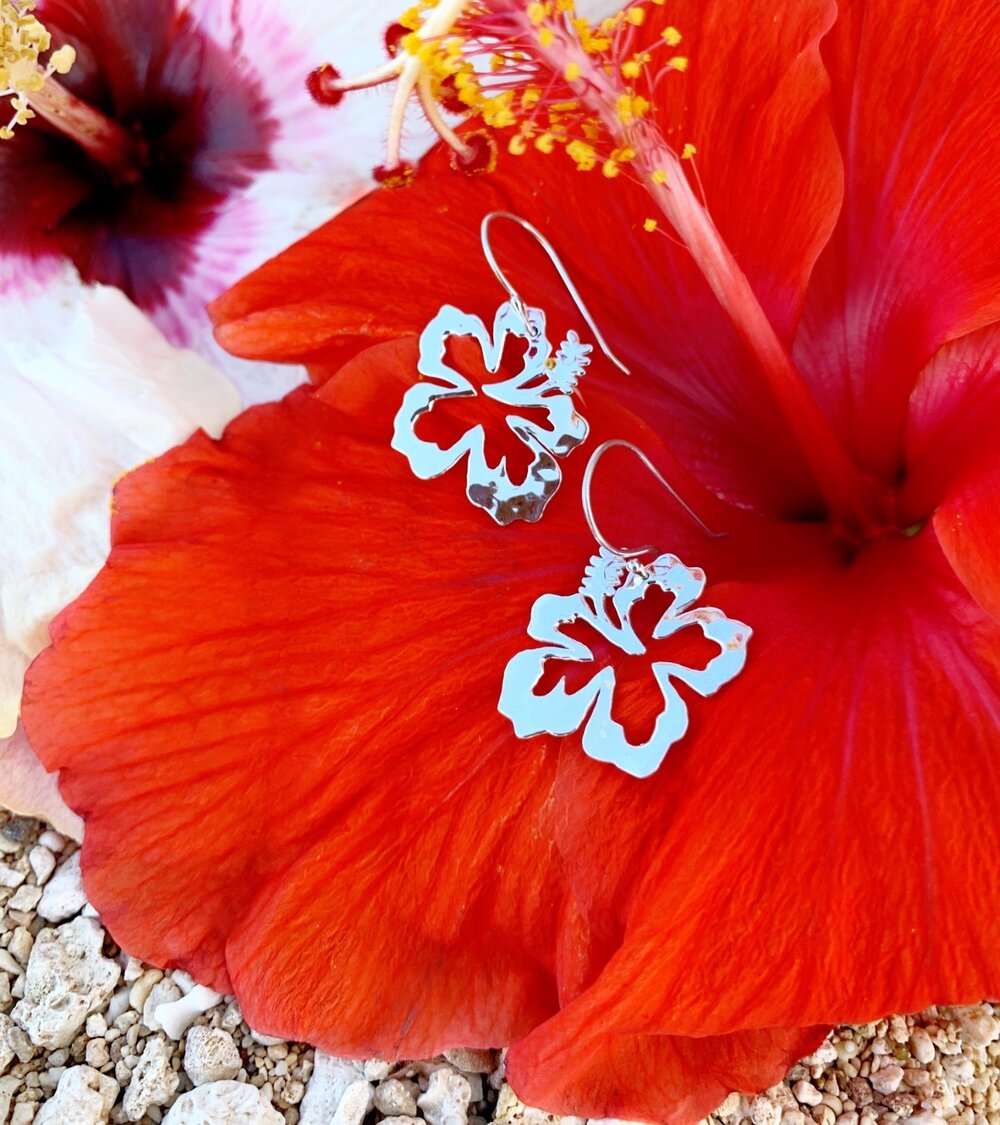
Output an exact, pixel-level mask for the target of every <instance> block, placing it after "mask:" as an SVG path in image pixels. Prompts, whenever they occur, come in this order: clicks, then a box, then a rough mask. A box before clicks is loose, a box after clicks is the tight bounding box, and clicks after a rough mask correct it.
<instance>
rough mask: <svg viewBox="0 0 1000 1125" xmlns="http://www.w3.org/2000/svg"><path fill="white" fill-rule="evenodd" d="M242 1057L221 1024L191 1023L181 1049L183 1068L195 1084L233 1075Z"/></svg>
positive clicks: (224, 1079) (221, 1080)
mask: <svg viewBox="0 0 1000 1125" xmlns="http://www.w3.org/2000/svg"><path fill="white" fill-rule="evenodd" d="M241 1065H242V1060H241V1058H240V1052H239V1050H238V1049H237V1047H236V1043H235V1042H234V1040H233V1037H232V1036H231V1035H230V1034H229V1032H228V1031H223V1030H222V1029H221V1028H211V1027H192V1028H191V1029H190V1030H189V1031H188V1033H187V1044H186V1046H185V1049H184V1070H185V1072H186V1073H187V1076H188V1077H189V1078H190V1079H191V1081H192V1082H193V1083H194V1085H195V1086H204V1085H205V1083H206V1082H223V1081H226V1080H227V1079H231V1078H235V1077H236V1075H237V1074H238V1073H239V1070H240V1066H241Z"/></svg>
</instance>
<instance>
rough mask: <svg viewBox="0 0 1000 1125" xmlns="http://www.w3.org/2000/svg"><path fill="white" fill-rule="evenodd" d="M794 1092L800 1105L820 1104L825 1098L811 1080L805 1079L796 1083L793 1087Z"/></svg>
mask: <svg viewBox="0 0 1000 1125" xmlns="http://www.w3.org/2000/svg"><path fill="white" fill-rule="evenodd" d="M792 1093H793V1094H794V1095H795V1100H796V1101H797V1102H798V1103H799V1104H800V1105H808V1106H813V1105H819V1104H820V1102H821V1101H822V1100H823V1095H822V1094H821V1093H820V1092H819V1090H817V1089H816V1087H815V1086H814V1085H813V1084H812V1083H811V1082H806V1081H805V1080H804V1079H803V1080H801V1081H799V1082H796V1083H795V1085H794V1086H793V1087H792Z"/></svg>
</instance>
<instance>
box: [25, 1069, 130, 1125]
mask: <svg viewBox="0 0 1000 1125" xmlns="http://www.w3.org/2000/svg"><path fill="white" fill-rule="evenodd" d="M117 1097H118V1083H117V1082H116V1081H115V1080H114V1079H113V1078H109V1077H108V1076H107V1075H106V1074H101V1073H100V1072H99V1071H96V1070H94V1069H93V1068H92V1067H89V1066H72V1067H70V1068H69V1070H67V1071H65V1072H64V1074H63V1076H62V1077H61V1078H60V1079H59V1085H58V1086H57V1087H56V1092H55V1093H54V1094H53V1095H52V1097H51V1098H49V1100H48V1101H47V1102H46V1103H45V1104H44V1105H43V1106H42V1108H41V1109H40V1110H39V1111H38V1116H37V1117H36V1118H35V1121H34V1125H105V1122H106V1121H107V1120H108V1114H109V1113H110V1112H111V1107H112V1106H113V1105H114V1104H115V1098H117Z"/></svg>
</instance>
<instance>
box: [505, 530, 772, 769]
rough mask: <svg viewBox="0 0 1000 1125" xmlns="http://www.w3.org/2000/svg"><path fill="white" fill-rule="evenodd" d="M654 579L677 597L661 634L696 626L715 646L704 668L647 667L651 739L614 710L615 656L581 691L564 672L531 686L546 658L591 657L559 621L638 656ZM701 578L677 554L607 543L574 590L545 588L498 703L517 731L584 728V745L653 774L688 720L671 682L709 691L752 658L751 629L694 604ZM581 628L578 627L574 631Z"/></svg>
mask: <svg viewBox="0 0 1000 1125" xmlns="http://www.w3.org/2000/svg"><path fill="white" fill-rule="evenodd" d="M654 587H658V588H659V589H661V590H663V591H665V592H667V593H669V594H671V595H672V600H671V602H670V604H669V606H668V607H667V609H666V610H665V611H664V613H663V615H662V616H661V617H660V619H659V621H658V622H657V624H656V625H655V626H654V628H653V631H652V636H651V639H654V640H661V639H663V638H665V637H669V636H671V635H673V634H675V633H678V632H680V630H682V629H686V628H693V627H696V628H699V629H701V631H702V633H703V634H704V636H705V637H706V638H707V639H708V640H710V641H712V642H714V643H715V644H716V645H717V646H718V648H719V654H718V655H717V656H715V657H713V658H712V659H711V660H710V661H709V662H708V664H707V665H706V666H705V667H704V668H687V667H685V666H684V665H682V664H676V663H672V662H652V663H651V664H650V672H651V674H652V675H653V676H654V678H655V679H656V683H657V686H658V687H659V689H660V693H661V695H662V696H663V710H662V711H661V713H660V715H659V716H658V718H657V720H656V723H655V725H654V728H653V733H652V735H651V736H650V738H649V739H648V741H646V742H644V743H641V744H639V745H636V744H633V743H631V742H630V741H629V739H628V736H627V734H626V732H625V729H624V728H623V727H622V725H621V724H620V723H618V722H617V721H616V720H615V719H613V718H612V715H611V709H612V701H613V699H614V693H615V685H616V677H615V669H614V668H613V667H611V666H609V665H605V666H603V667H599V666H596V665H595V667H594V671H593V675H592V676H591V678H590V680H589V681H588V682H587V683H586V684H585V685H584V686H583V687H581V688H580V689H578V690H577V691H575V692H568V691H567V690H566V681H565V677H564V678H562V679H560V681H559V682H558V683H557V684H556V686H555V687H553V688H552V690H551V691H549V692H547V693H546V694H545V695H537V694H536V692H535V688H536V687H537V685H538V682H539V680H541V678H542V675H543V673H544V671H545V665H546V662H547V661H549V660H555V661H569V662H575V663H582V664H588V663H589V664H593V663H594V655H593V652H592V651H591V648H590V647H588V645H587V644H585V643H584V642H582V641H580V640H578V639H576V637H573V636H569V635H567V634H566V633H565V632H564V631H563V628H564V627H565V626H567V625H569V624H571V623H573V622H580V623H583V624H586V625H589V626H590V627H591V628H592V629H593V630H594V632H595V633H596V634H598V635H599V636H601V637H603V638H604V639H605V640H606V641H607V642H608V643H609V644H611V645H613V646H614V647H615V648H617V649H618V650H620V652H621V653H623V654H625V655H629V656H642V655H643V654H645V652H646V645H645V643H644V642H643V640H642V638H640V637H639V636H638V634H637V633H636V631H635V628H634V627H633V625H632V621H631V614H632V610H633V609H634V607H635V606H636V605H637V604H638V603H639V602H640V601H642V599H643V598H644V597H645V596H646V594H647V593H648V592H649V591H650V590H651V589H652V588H654ZM704 588H705V574H704V572H703V571H701V570H699V569H698V568H696V567H693V568H688V567H686V566H684V564H683V563H682V562H681V561H680V560H679V559H678V558H676V557H675V556H674V555H666V554H665V555H660V556H659V557H657V558H656V559H654V560H653V561H652V562H651V563H649V564H646V565H643V564H642V563H639V562H638V561H636V560H635V559H634V558H632V559H627V558H624V557H622V556H621V555H619V554H616V553H615V552H614V551H611V550H608V549H607V547H604V546H602V547H601V549H600V551H599V552H598V554H596V555H594V556H593V557H592V558H591V560H590V563H589V565H588V566H587V568H586V571H585V573H584V578H583V582H582V583H581V585H580V589H579V590H578V591H577V593H575V594H571V595H561V594H543V595H542V596H541V597H540V598H538V600H537V601H536V602H535V604H534V606H533V607H532V610H531V620H530V622H529V625H528V636H529V637H531V638H532V640H535V641H539V642H540V643H541V646H542V647H540V648H529V649H525V650H523V651H522V652H519V653H517V655H516V656H514V657H513V658H512V659H511V660H510V661H509V663H508V664H507V667H506V669H505V671H504V677H503V686H502V689H501V692H500V701H499V703H498V705H497V706H498V710H499V711H500V713H501V714H502V715H505V716H506V717H507V718H508V719H510V721H511V722H512V723H513V725H514V731H515V733H516V734H517V736H518V737H519V738H531V737H534V736H535V735H540V734H550V735H557V736H565V735H569V734H572V733H573V732H574V731H577V730H579V729H580V728H581V727H582V728H583V750H584V753H586V754H588V755H589V756H590V757H591V758H595V759H596V760H597V761H600V762H607V763H610V764H611V765H614V766H617V768H618V769H620V770H623V771H624V772H625V773H628V774H631V775H632V776H633V777H640V778H641V777H648V776H649V775H650V774H652V773H653V772H654V771H655V770H656V769H657V768H658V767H659V766H660V764H661V763H662V761H663V759H664V757H665V756H666V754H667V751H668V750H669V749H670V747H671V746H672V745H673V744H674V743H675V742H677V741H678V740H679V739H680V738H682V737H683V735H684V733H685V732H686V731H687V728H688V708H687V704H686V703H685V701H684V699H683V698H682V697H681V696H680V694H679V693H678V691H677V689H676V688H675V687H674V681H679V682H681V683H684V684H687V685H688V687H690V688H691V689H692V690H693V691H695V692H697V693H698V694H699V695H701V696H710V695H713V694H714V693H715V692H717V691H718V690H719V689H720V688H721V687H722V686H723V685H724V684H727V683H728V682H729V681H730V680H732V679H733V678H734V677H735V676H737V675H738V674H739V673H740V672H741V671H742V669H743V666H744V664H745V663H746V650H747V642H748V641H749V640H750V636H751V632H752V631H751V629H750V628H749V626H747V625H744V624H743V622H741V621H735V620H732V619H731V618H728V617H726V615H725V614H724V613H723V612H722V610H720V609H716V608H715V607H713V606H705V607H695V602H697V600H698V599H699V598H700V597H701V594H702V592H703V591H704ZM576 632H577V636H579V630H577V631H576Z"/></svg>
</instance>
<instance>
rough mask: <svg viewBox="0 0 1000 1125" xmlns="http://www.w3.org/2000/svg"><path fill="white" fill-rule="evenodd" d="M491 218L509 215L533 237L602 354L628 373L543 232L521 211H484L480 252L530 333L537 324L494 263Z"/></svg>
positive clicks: (534, 330) (502, 217) (534, 331)
mask: <svg viewBox="0 0 1000 1125" xmlns="http://www.w3.org/2000/svg"><path fill="white" fill-rule="evenodd" d="M494 219H510V220H511V221H512V222H515V223H517V224H518V226H521V227H523V228H524V229H525V230H526V231H527V232H528V233H529V234H530V235H531V236H532V237H533V238H534V239H535V241H536V242H537V243H538V244H539V246H541V248H542V249H543V250H544V251H545V253H546V254H547V255H548V256H549V261H550V262H551V263H552V264H553V265H554V266H555V267H556V270H557V272H558V274H559V277H560V280H561V281H562V283H563V285H565V286H566V290H567V292H568V293H569V295H570V296H571V297H572V298H573V302H574V304H575V305H576V307H577V308H578V309H579V310H580V315H581V316H582V317H583V319H584V320H585V321H586V322H587V324H588V325H589V327H590V330H591V332H593V333H594V339H595V340H597V343H598V345H599V346H600V349H601V351H602V352H604V354H605V355H606V356H607V357H608V359H610V360H611V362H612V363H613V364H614V365H615V367H617V368H618V369H619V371H623V372H624V373H625V374H626V375H631V374H632V372H631V371H629V369H628V368H627V367H626V366H625V364H624V363H622V361H621V360H620V359H619V358H618V357H617V356H616V355H615V353H614V352H613V351H612V350H611V348H610V347H608V342H607V340H605V339H604V337H603V336H602V335H601V330H600V329H599V328H598V327H597V324H596V323H595V322H594V318H593V317H592V316H591V314H590V310H589V309H588V308H587V306H586V305H585V304H584V301H583V298H582V297H581V296H580V293H579V291H578V290H577V288H576V286H575V285H574V284H573V282H572V280H571V278H570V276H569V274H568V273H567V272H566V267H565V266H564V265H563V264H562V260H561V259H560V257H559V255H558V254H557V253H556V251H555V248H554V247H553V245H552V243H551V242H549V240H548V239H547V238H546V237H545V235H543V234H542V232H541V231H540V230H539V229H538V228H537V227H536V226H533V225H532V224H531V223H529V222H528V221H527V219H522V218H521V216H520V215H515V214H514V213H513V212H512V211H490V213H489V214H488V215H485V216H484V217H483V221H482V224H481V225H480V228H479V235H480V238H481V240H482V244H483V255H484V256H485V258H486V261H487V262H488V263H489V266H490V269H491V270H492V271H493V274H494V276H495V277H496V279H497V281H499V282H500V284H501V285H502V286H503V287H504V289H506V290H507V295H508V296H509V297H510V303H511V305H512V306H513V308H514V309H515V311H516V312H517V313H518V315H519V316H520V317H521V319H522V320H523V321H524V323H525V325H527V327H528V331H529V333H532V334H533V335H538V329H537V327H536V326H534V325H532V324H531V323H530V322H529V319H528V316H527V313H526V310H525V307H524V302H523V301H522V300H521V295H520V293H518V291H517V290H516V289H515V288H514V287H513V285H511V283H510V282H509V281H508V280H507V278H506V276H505V275H504V272H503V270H501V269H500V267H499V265H497V260H496V256H495V255H494V253H493V247H492V246H491V245H490V223H491V222H493V220H494Z"/></svg>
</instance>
